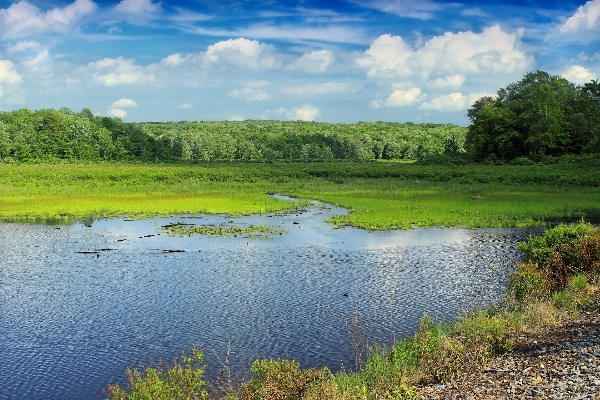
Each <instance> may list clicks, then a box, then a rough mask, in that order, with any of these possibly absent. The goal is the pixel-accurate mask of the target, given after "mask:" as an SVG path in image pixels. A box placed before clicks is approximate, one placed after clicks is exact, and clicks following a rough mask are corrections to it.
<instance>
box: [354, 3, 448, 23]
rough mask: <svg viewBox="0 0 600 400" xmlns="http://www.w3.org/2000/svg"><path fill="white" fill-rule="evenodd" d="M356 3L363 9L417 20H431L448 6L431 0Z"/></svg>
mask: <svg viewBox="0 0 600 400" xmlns="http://www.w3.org/2000/svg"><path fill="white" fill-rule="evenodd" d="M355 2H356V3H358V4H360V5H361V6H363V7H369V8H375V9H377V10H381V11H384V12H388V13H392V14H397V15H399V16H401V17H407V18H417V19H430V18H432V17H433V13H434V12H436V11H439V10H442V9H443V8H445V7H447V6H448V5H445V4H443V3H441V2H432V1H429V0H355Z"/></svg>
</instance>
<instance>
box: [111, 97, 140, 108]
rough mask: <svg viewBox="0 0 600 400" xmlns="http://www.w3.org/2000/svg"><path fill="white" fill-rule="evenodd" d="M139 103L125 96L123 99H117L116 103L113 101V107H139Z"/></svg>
mask: <svg viewBox="0 0 600 400" xmlns="http://www.w3.org/2000/svg"><path fill="white" fill-rule="evenodd" d="M137 105H138V103H136V102H135V101H133V100H131V99H126V98H125V97H123V98H122V99H119V100H117V101H115V102H114V103H112V106H111V107H112V108H119V107H137Z"/></svg>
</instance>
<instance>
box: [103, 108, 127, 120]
mask: <svg viewBox="0 0 600 400" xmlns="http://www.w3.org/2000/svg"><path fill="white" fill-rule="evenodd" d="M106 115H108V116H109V117H117V118H125V116H126V115H127V111H125V110H121V109H120V108H111V109H110V110H108V112H107V113H106Z"/></svg>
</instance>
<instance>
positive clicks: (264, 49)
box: [203, 38, 277, 69]
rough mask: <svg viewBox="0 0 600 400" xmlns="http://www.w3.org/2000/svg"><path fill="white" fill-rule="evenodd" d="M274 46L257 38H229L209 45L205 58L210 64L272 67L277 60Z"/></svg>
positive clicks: (259, 67) (248, 67) (257, 67)
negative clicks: (274, 54)
mask: <svg viewBox="0 0 600 400" xmlns="http://www.w3.org/2000/svg"><path fill="white" fill-rule="evenodd" d="M272 51H273V47H272V46H270V45H267V44H264V43H260V42H259V41H257V40H249V39H245V38H237V39H229V40H223V41H220V42H217V43H215V44H212V45H210V46H208V49H207V50H206V52H205V53H204V56H203V60H204V62H205V63H206V64H208V65H222V64H229V65H234V66H236V67H240V68H247V69H272V68H275V67H276V66H277V60H276V59H275V57H274V56H273V55H272Z"/></svg>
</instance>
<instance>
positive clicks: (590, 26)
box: [559, 0, 600, 40]
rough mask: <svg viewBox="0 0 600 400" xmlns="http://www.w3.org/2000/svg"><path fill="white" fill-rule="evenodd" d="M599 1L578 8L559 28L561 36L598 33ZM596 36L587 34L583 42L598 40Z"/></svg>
mask: <svg viewBox="0 0 600 400" xmlns="http://www.w3.org/2000/svg"><path fill="white" fill-rule="evenodd" d="M599 20H600V0H591V1H588V2H587V3H585V4H584V5H582V6H579V8H578V9H577V12H575V14H573V15H572V16H571V17H569V19H567V20H566V21H565V23H564V24H563V25H561V27H560V28H559V30H560V32H561V33H563V34H577V33H582V34H583V33H586V32H588V31H600V22H599ZM598 38H599V37H598V36H596V35H592V34H590V33H588V34H587V35H586V36H585V37H581V39H583V40H593V39H596V40H598Z"/></svg>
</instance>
